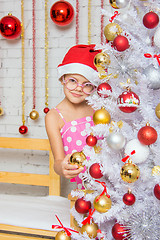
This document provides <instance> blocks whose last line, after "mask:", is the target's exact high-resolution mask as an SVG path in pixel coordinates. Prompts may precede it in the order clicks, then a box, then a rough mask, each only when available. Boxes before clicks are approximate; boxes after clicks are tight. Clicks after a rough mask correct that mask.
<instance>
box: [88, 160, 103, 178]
mask: <svg viewBox="0 0 160 240" xmlns="http://www.w3.org/2000/svg"><path fill="white" fill-rule="evenodd" d="M89 173H90V175H91V177H93V178H97V179H99V178H101V177H103V174H102V172H101V168H100V164H99V163H93V164H92V165H91V166H90V168H89Z"/></svg>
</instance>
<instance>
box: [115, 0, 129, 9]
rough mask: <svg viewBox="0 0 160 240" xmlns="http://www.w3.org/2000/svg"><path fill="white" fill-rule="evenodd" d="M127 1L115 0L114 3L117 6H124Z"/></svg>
mask: <svg viewBox="0 0 160 240" xmlns="http://www.w3.org/2000/svg"><path fill="white" fill-rule="evenodd" d="M128 3H129V1H128V0H116V5H117V7H118V8H125V7H127V5H128Z"/></svg>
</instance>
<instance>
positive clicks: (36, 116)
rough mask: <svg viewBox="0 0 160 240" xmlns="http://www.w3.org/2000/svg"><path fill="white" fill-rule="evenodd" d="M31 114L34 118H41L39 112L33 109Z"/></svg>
mask: <svg viewBox="0 0 160 240" xmlns="http://www.w3.org/2000/svg"><path fill="white" fill-rule="evenodd" d="M29 116H30V118H31V119H32V120H37V119H38V118H39V113H38V112H37V111H36V110H35V109H33V110H32V112H30V114H29Z"/></svg>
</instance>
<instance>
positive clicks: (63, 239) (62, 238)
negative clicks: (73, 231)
mask: <svg viewBox="0 0 160 240" xmlns="http://www.w3.org/2000/svg"><path fill="white" fill-rule="evenodd" d="M55 240H71V237H70V236H68V235H67V234H66V232H65V231H63V230H62V231H60V232H58V233H57V234H56V236H55Z"/></svg>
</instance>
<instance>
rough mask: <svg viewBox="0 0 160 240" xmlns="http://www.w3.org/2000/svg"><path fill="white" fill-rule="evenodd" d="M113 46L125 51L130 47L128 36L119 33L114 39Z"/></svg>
mask: <svg viewBox="0 0 160 240" xmlns="http://www.w3.org/2000/svg"><path fill="white" fill-rule="evenodd" d="M113 47H114V48H115V49H116V50H117V51H119V52H123V51H125V50H126V49H127V48H129V41H128V39H127V38H126V37H124V36H121V35H118V36H117V37H116V38H115V39H114V41H113Z"/></svg>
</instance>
